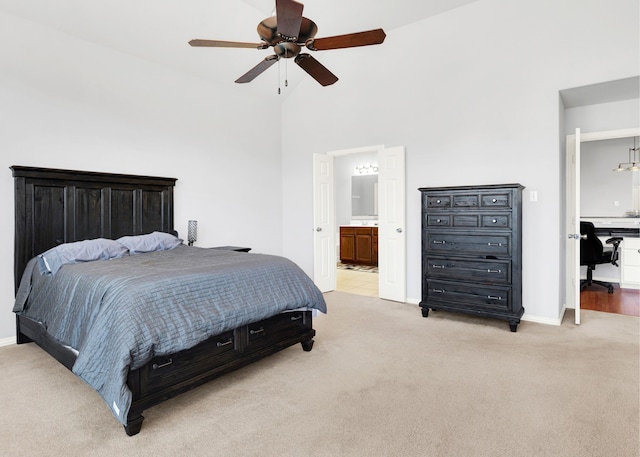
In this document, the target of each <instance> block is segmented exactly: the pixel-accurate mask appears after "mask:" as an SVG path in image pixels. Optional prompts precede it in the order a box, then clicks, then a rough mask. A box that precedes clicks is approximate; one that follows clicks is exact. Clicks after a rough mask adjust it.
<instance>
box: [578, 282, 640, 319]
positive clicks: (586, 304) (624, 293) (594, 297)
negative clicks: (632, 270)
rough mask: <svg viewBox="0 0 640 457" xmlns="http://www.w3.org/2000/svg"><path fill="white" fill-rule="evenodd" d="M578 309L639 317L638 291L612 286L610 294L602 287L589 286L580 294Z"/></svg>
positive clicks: (639, 300) (639, 302) (639, 297)
mask: <svg viewBox="0 0 640 457" xmlns="http://www.w3.org/2000/svg"><path fill="white" fill-rule="evenodd" d="M580 308H582V309H591V310H594V311H603V312H605V313H616V314H626V315H628V316H639V317H640V290H634V289H620V287H619V286H618V285H617V284H614V289H613V293H612V294H610V293H608V292H607V289H605V288H604V287H601V286H597V285H591V286H590V287H588V288H587V289H585V290H583V291H582V292H580Z"/></svg>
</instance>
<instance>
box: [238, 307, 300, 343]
mask: <svg viewBox="0 0 640 457" xmlns="http://www.w3.org/2000/svg"><path fill="white" fill-rule="evenodd" d="M306 317H307V316H306V315H305V313H304V312H302V311H293V312H289V313H282V314H279V315H277V316H274V317H271V318H269V319H266V320H263V321H261V322H257V323H255V324H249V325H247V332H246V347H247V350H248V351H253V350H256V349H259V348H261V347H262V346H268V345H271V344H273V343H277V342H278V341H280V340H284V339H287V338H290V337H293V336H296V335H298V334H300V333H304V332H307V331H309V330H311V322H310V321H309V319H307V318H306Z"/></svg>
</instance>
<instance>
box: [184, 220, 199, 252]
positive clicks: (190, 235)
mask: <svg viewBox="0 0 640 457" xmlns="http://www.w3.org/2000/svg"><path fill="white" fill-rule="evenodd" d="M197 239H198V221H189V228H188V229H187V241H188V242H189V246H193V243H195V241H196V240H197Z"/></svg>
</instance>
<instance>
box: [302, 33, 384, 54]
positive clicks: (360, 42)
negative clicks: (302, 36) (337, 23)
mask: <svg viewBox="0 0 640 457" xmlns="http://www.w3.org/2000/svg"><path fill="white" fill-rule="evenodd" d="M386 36H387V35H386V33H384V30H382V29H375V30H368V31H366V32H357V33H348V34H346V35H336V36H332V37H326V38H312V39H311V40H309V41H307V43H306V46H307V48H309V49H311V50H312V51H326V50H328V49H343V48H355V47H358V46H370V45H373V44H381V43H382V42H384V39H385V38H386Z"/></svg>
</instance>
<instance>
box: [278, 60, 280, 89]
mask: <svg viewBox="0 0 640 457" xmlns="http://www.w3.org/2000/svg"><path fill="white" fill-rule="evenodd" d="M278 95H280V59H278Z"/></svg>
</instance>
